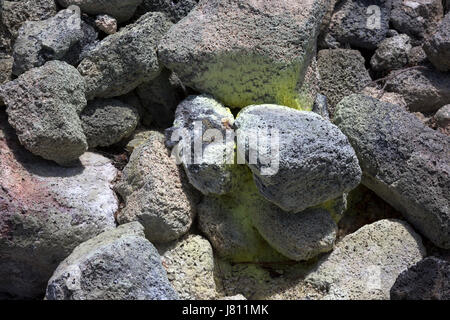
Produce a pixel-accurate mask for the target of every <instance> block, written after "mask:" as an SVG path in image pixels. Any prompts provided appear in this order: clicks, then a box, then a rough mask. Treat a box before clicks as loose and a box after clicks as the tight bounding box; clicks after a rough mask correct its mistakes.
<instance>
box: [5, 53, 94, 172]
mask: <svg viewBox="0 0 450 320" xmlns="http://www.w3.org/2000/svg"><path fill="white" fill-rule="evenodd" d="M0 96H1V97H2V99H3V101H4V103H5V104H6V106H7V109H6V112H7V113H8V121H9V123H10V124H11V125H12V126H13V127H14V129H16V130H17V135H18V136H19V140H20V142H21V143H22V144H23V145H24V146H25V148H27V149H28V150H30V151H31V152H32V153H34V154H36V155H39V156H41V157H43V158H45V159H47V160H53V161H55V162H57V163H58V164H61V165H70V164H71V163H72V162H74V161H76V160H77V159H78V158H79V156H80V155H82V154H83V153H84V152H85V151H86V149H87V142H86V136H85V135H84V133H83V129H82V126H81V121H80V118H79V114H80V113H81V111H82V110H83V109H84V107H85V106H86V98H85V83H84V80H83V78H82V77H81V76H80V74H79V73H78V71H77V69H75V68H74V67H72V66H71V65H69V64H67V63H65V62H61V61H50V62H47V63H46V64H45V65H44V66H42V67H39V68H34V69H32V70H30V71H28V72H25V73H24V74H22V75H21V76H20V77H19V78H17V79H16V80H14V81H11V82H8V83H6V84H4V85H3V86H2V87H0Z"/></svg>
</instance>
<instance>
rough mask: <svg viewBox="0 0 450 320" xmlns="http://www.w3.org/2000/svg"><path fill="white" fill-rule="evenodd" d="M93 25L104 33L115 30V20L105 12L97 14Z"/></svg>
mask: <svg viewBox="0 0 450 320" xmlns="http://www.w3.org/2000/svg"><path fill="white" fill-rule="evenodd" d="M95 25H96V26H97V28H99V29H100V30H101V31H103V32H104V33H106V34H114V33H116V32H117V20H116V19H115V18H113V17H111V16H108V15H107V14H101V15H98V16H97V18H96V19H95Z"/></svg>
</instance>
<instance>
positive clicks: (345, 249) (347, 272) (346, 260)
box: [306, 220, 425, 300]
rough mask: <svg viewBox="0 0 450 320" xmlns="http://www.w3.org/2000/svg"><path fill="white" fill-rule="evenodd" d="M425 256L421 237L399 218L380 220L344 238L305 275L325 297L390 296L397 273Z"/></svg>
mask: <svg viewBox="0 0 450 320" xmlns="http://www.w3.org/2000/svg"><path fill="white" fill-rule="evenodd" d="M424 256H425V248H424V247H423V245H422V240H421V239H420V236H419V235H418V234H417V233H416V232H414V230H413V229H412V228H411V227H410V226H409V225H408V224H407V223H405V222H402V221H400V220H380V221H378V222H375V223H373V224H370V225H366V226H364V227H362V228H361V229H359V230H358V231H356V232H355V233H352V234H350V235H348V236H346V237H344V238H343V239H342V240H341V241H340V242H339V243H338V244H337V245H336V247H335V249H334V250H333V252H332V253H331V254H330V255H328V256H326V257H324V258H323V259H321V261H319V263H318V265H317V266H316V268H315V269H314V270H313V271H311V272H310V273H309V274H308V276H307V277H306V280H307V282H309V283H311V284H313V285H314V286H317V287H320V288H322V289H323V290H324V291H325V292H326V295H325V297H324V298H325V299H332V300H340V299H346V300H347V299H350V300H367V299H368V300H373V299H382V300H388V299H389V296H390V294H389V291H390V290H391V287H392V286H393V284H394V282H395V280H396V279H397V277H398V275H399V274H400V273H402V272H403V271H404V270H406V269H407V268H409V267H411V266H413V265H414V264H415V263H417V262H419V261H420V260H422V259H423V257H424Z"/></svg>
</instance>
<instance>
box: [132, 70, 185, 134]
mask: <svg viewBox="0 0 450 320" xmlns="http://www.w3.org/2000/svg"><path fill="white" fill-rule="evenodd" d="M136 93H137V95H138V96H139V98H140V100H141V101H142V107H143V108H142V109H143V110H142V116H143V119H142V121H143V124H144V125H146V126H149V125H156V126H158V127H159V128H163V129H166V128H168V127H170V126H171V125H172V124H173V121H174V116H175V110H176V108H177V106H178V104H179V103H180V102H181V101H182V100H183V98H184V89H183V84H182V83H181V81H180V80H179V79H178V77H177V76H176V74H175V73H173V72H171V71H170V70H168V69H165V68H164V69H163V70H162V71H161V74H160V75H159V76H157V77H156V78H155V79H153V80H152V81H150V82H146V83H143V84H141V85H140V86H139V87H137V89H136Z"/></svg>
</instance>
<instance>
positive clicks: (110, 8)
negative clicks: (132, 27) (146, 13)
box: [58, 0, 142, 22]
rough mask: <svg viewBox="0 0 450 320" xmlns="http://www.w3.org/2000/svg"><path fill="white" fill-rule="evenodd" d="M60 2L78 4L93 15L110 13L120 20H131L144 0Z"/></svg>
mask: <svg viewBox="0 0 450 320" xmlns="http://www.w3.org/2000/svg"><path fill="white" fill-rule="evenodd" d="M58 3H59V4H60V5H61V6H63V7H65V8H67V7H68V6H70V5H76V6H79V7H80V8H81V10H82V11H83V12H85V13H88V14H91V15H97V14H109V15H110V16H113V17H114V18H116V19H117V21H118V22H125V21H127V20H129V19H130V18H131V17H132V16H133V14H134V12H135V11H136V8H137V7H138V6H139V5H140V4H141V3H142V0H100V1H99V0H58Z"/></svg>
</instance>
